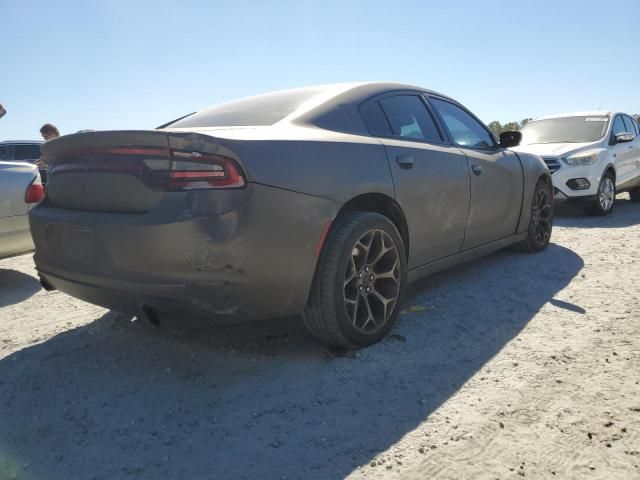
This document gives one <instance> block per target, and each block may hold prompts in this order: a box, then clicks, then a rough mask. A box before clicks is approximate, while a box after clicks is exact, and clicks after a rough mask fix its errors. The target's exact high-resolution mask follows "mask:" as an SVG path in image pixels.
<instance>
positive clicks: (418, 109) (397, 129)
mask: <svg viewBox="0 0 640 480" xmlns="http://www.w3.org/2000/svg"><path fill="white" fill-rule="evenodd" d="M380 104H381V105H382V108H383V109H384V112H385V113H386V115H387V118H388V119H389V123H391V128H392V130H393V135H394V136H397V137H402V138H407V139H411V140H425V141H427V142H441V141H442V137H441V136H440V132H439V131H438V127H436V124H435V122H434V120H433V118H432V117H431V113H429V110H427V107H426V106H425V104H424V102H423V101H422V99H421V98H420V97H419V96H417V95H396V96H394V97H387V98H383V99H382V100H380Z"/></svg>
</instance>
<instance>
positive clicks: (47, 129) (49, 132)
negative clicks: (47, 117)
mask: <svg viewBox="0 0 640 480" xmlns="http://www.w3.org/2000/svg"><path fill="white" fill-rule="evenodd" d="M40 134H41V135H42V138H44V139H45V140H51V139H52V138H56V137H59V136H60V132H59V131H58V129H57V128H56V127H55V126H53V125H51V124H50V123H45V124H44V125H43V126H42V128H40Z"/></svg>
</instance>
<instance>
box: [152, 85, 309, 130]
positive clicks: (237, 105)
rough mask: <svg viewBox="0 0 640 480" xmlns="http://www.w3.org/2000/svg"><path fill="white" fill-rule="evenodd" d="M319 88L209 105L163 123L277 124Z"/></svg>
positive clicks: (216, 125)
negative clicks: (179, 118) (183, 116)
mask: <svg viewBox="0 0 640 480" xmlns="http://www.w3.org/2000/svg"><path fill="white" fill-rule="evenodd" d="M319 92H321V89H318V88H300V89H296V90H288V91H284V92H274V93H266V94H264V95H257V96H255V97H249V98H243V99H241V100H236V101H233V102H228V103H223V104H222V105H217V106H214V107H210V108H207V109H205V110H202V111H200V112H197V113H194V114H193V115H189V116H187V117H185V118H183V119H181V120H177V121H176V122H174V123H171V124H169V125H163V127H169V126H170V127H172V128H174V127H175V128H185V127H236V126H256V125H273V124H274V123H276V122H279V121H280V120H282V119H283V118H284V117H286V116H287V115H290V114H291V113H293V112H295V111H296V110H297V109H298V108H299V107H300V106H301V105H302V104H303V103H304V102H306V101H307V100H309V99H311V98H312V97H313V96H314V95H316V94H317V93H319Z"/></svg>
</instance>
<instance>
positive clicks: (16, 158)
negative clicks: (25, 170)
mask: <svg viewBox="0 0 640 480" xmlns="http://www.w3.org/2000/svg"><path fill="white" fill-rule="evenodd" d="M42 143H43V142H41V141H40V140H5V141H3V142H0V162H29V163H35V162H36V161H37V160H38V159H39V158H40V145H42Z"/></svg>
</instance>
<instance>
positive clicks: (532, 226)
mask: <svg viewBox="0 0 640 480" xmlns="http://www.w3.org/2000/svg"><path fill="white" fill-rule="evenodd" d="M552 229H553V194H552V192H551V187H550V186H549V184H548V183H547V182H546V181H544V180H539V181H538V184H537V185H536V188H535V190H534V192H533V201H532V202H531V219H530V220H529V229H528V230H527V238H525V239H524V240H522V241H521V242H519V243H516V244H515V245H514V247H515V249H516V250H519V251H521V252H527V253H534V252H539V251H541V250H544V249H545V248H547V245H549V241H550V240H551V230H552Z"/></svg>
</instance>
